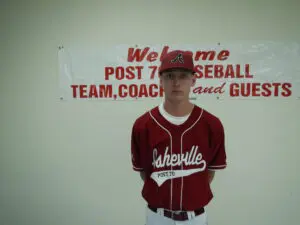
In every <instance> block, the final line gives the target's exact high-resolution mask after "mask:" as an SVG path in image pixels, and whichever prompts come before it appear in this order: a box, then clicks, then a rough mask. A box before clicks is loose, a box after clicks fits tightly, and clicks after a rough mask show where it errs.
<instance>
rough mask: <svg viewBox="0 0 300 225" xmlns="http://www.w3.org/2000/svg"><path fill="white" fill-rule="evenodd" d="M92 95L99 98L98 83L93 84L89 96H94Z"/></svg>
mask: <svg viewBox="0 0 300 225" xmlns="http://www.w3.org/2000/svg"><path fill="white" fill-rule="evenodd" d="M92 97H96V98H98V93H97V88H96V85H91V86H90V91H89V98H92Z"/></svg>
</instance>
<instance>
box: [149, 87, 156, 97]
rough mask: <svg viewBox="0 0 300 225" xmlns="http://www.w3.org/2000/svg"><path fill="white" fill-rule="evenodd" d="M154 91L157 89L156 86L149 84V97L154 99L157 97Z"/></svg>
mask: <svg viewBox="0 0 300 225" xmlns="http://www.w3.org/2000/svg"><path fill="white" fill-rule="evenodd" d="M154 89H155V90H157V89H158V86H157V84H150V86H149V96H150V97H152V98H155V97H157V96H158V92H157V91H156V92H154Z"/></svg>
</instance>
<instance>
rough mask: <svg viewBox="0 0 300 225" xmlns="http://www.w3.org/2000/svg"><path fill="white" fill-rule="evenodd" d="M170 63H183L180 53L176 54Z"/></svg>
mask: <svg viewBox="0 0 300 225" xmlns="http://www.w3.org/2000/svg"><path fill="white" fill-rule="evenodd" d="M170 62H171V63H177V62H179V63H184V60H183V55H182V53H179V54H178V55H177V56H176V57H175V58H174V59H172V60H171V61H170Z"/></svg>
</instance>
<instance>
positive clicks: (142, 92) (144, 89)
mask: <svg viewBox="0 0 300 225" xmlns="http://www.w3.org/2000/svg"><path fill="white" fill-rule="evenodd" d="M138 96H139V98H141V97H148V90H147V87H146V85H145V84H141V86H140V90H139V94H138Z"/></svg>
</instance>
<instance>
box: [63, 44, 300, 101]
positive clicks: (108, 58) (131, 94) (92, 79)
mask: <svg viewBox="0 0 300 225" xmlns="http://www.w3.org/2000/svg"><path fill="white" fill-rule="evenodd" d="M175 49H181V50H186V51H190V52H191V53H192V54H193V59H194V63H195V69H196V71H197V73H196V77H197V82H196V85H195V86H194V87H193V88H192V90H191V94H190V97H191V99H197V98H204V97H210V98H213V99H229V98H230V99H267V98H272V99H274V98H276V99H285V98H293V99H300V45H299V43H281V42H264V43H255V42H253V43H249V42H241V43H229V44H222V43H218V44H215V45H211V46H203V45H172V46H171V45H149V46H129V45H120V46H116V47H115V48H112V49H108V50H107V49H105V50H104V49H100V48H97V47H93V48H85V47H80V46H76V47H70V46H69V47H68V46H61V47H59V50H58V62H59V75H60V77H59V78H60V98H61V99H64V100H137V99H153V98H161V97H162V96H163V92H162V89H161V88H160V87H159V78H158V68H159V66H160V62H161V58H162V57H163V56H164V55H165V54H166V53H167V52H170V51H172V50H175Z"/></svg>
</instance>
